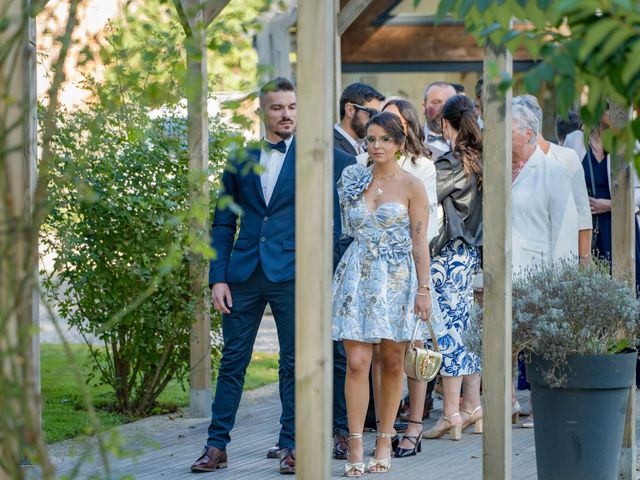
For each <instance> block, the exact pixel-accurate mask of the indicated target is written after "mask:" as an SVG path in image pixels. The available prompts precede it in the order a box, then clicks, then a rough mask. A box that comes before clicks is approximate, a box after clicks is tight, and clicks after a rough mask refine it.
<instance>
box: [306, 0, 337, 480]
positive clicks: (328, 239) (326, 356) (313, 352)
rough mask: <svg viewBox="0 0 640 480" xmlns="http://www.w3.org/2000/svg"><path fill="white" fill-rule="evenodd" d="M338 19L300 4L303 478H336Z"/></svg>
mask: <svg viewBox="0 0 640 480" xmlns="http://www.w3.org/2000/svg"><path fill="white" fill-rule="evenodd" d="M335 20H336V12H335V1H334V0H299V1H298V106H299V109H298V128H297V132H298V133H297V137H298V140H297V152H296V153H297V158H296V447H297V449H298V456H297V464H296V474H297V477H298V478H304V479H305V480H307V479H308V480H315V479H318V480H323V479H325V478H331V465H330V461H329V458H330V452H331V437H332V435H331V410H332V398H333V395H332V390H333V388H332V379H333V376H332V372H333V368H332V367H333V350H332V344H331V273H332V265H333V263H332V252H333V247H332V244H333V241H332V239H333V235H332V217H333V205H332V204H333V148H332V146H333V130H332V129H333V126H332V125H333V115H334V111H335V110H334V98H333V91H334V88H335V87H334V85H335V82H334V78H335V77H334V68H335V63H334V54H335V46H334V41H335V38H336V34H335V32H336V30H335ZM319 39H323V41H319Z"/></svg>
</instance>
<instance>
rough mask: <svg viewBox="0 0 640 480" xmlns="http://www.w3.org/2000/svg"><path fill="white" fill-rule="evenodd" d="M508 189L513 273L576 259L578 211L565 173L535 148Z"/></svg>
mask: <svg viewBox="0 0 640 480" xmlns="http://www.w3.org/2000/svg"><path fill="white" fill-rule="evenodd" d="M511 188H512V210H511V239H512V253H513V257H512V264H513V273H514V274H517V273H519V272H521V271H522V270H523V269H524V268H526V267H528V266H531V265H533V264H535V263H537V262H541V261H545V262H546V261H556V260H559V259H560V258H566V257H572V256H573V257H576V258H577V256H578V211H577V209H576V204H575V201H574V200H573V193H572V189H571V181H570V180H569V175H568V174H567V171H566V169H565V168H564V167H563V166H562V165H560V164H559V163H558V162H557V161H554V160H552V159H550V158H549V157H547V156H546V155H545V154H544V153H543V152H542V150H541V149H540V147H537V146H536V149H535V151H534V152H533V154H532V155H531V157H530V158H529V160H528V161H527V163H526V164H525V166H524V167H523V168H522V170H521V171H520V173H519V174H518V176H517V177H516V179H515V181H514V182H513V185H512V187H511ZM576 261H577V260H576Z"/></svg>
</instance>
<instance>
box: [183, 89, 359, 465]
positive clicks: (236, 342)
mask: <svg viewBox="0 0 640 480" xmlns="http://www.w3.org/2000/svg"><path fill="white" fill-rule="evenodd" d="M260 115H261V118H262V121H263V122H264V126H265V139H264V140H263V142H262V144H261V148H260V149H248V150H247V151H244V152H240V153H241V154H242V155H240V154H238V155H235V156H234V157H233V158H232V159H231V160H230V163H229V166H228V168H227V169H226V170H225V172H224V174H223V176H222V192H221V197H220V198H221V199H222V198H224V197H226V198H227V199H228V200H231V201H232V202H233V204H234V205H235V207H239V209H240V210H241V214H240V215H238V212H239V209H238V208H229V206H228V204H229V202H228V201H225V202H219V203H218V206H217V207H216V211H215V215H214V218H213V228H212V245H213V248H214V249H215V251H216V254H217V256H216V259H215V260H212V261H211V267H210V272H209V283H210V284H211V285H212V301H213V305H214V308H215V309H216V310H218V311H219V312H222V314H223V315H222V334H223V340H224V346H223V349H222V358H221V361H220V368H219V373H218V381H217V386H216V392H215V398H214V400H213V404H212V407H211V424H210V425H209V432H208V439H207V445H206V446H205V449H204V452H203V453H202V455H201V456H200V458H198V460H196V462H195V463H194V464H193V465H192V466H191V470H192V471H193V472H210V471H214V470H216V469H218V468H224V467H226V466H227V454H226V446H227V444H228V443H229V441H230V440H231V438H230V435H229V434H230V431H231V429H232V428H233V425H234V422H235V416H236V412H237V409H238V405H239V403H240V397H241V395H242V388H243V385H244V377H245V373H246V369H247V366H248V365H249V362H250V360H251V354H252V351H253V344H254V341H255V338H256V334H257V332H258V327H259V326H260V321H261V319H262V315H263V313H264V309H265V307H266V305H267V303H269V304H270V306H271V311H272V312H273V316H274V319H275V322H276V327H277V330H278V341H279V345H280V365H279V370H278V378H279V390H280V401H281V403H282V415H281V417H280V424H281V429H280V435H279V438H278V446H279V458H280V465H279V469H280V473H294V472H295V362H294V358H295V188H296V182H295V158H296V154H295V139H294V131H295V126H296V94H295V91H294V87H293V84H292V83H291V82H290V81H288V80H286V79H284V78H276V79H274V80H272V81H270V82H268V83H267V84H265V85H264V86H263V87H262V89H261V90H260ZM353 162H354V159H352V158H351V157H348V156H347V155H342V156H341V160H340V161H339V163H340V165H341V167H342V168H343V167H344V166H345V165H346V164H348V163H353ZM256 165H260V166H261V167H262V168H260V169H259V171H260V173H256V169H255V168H254V167H255V166H256ZM334 198H335V193H334ZM336 203H337V202H336ZM223 205H224V206H223ZM336 208H337V205H336V206H334V214H335V212H336ZM238 218H240V227H239V231H238V232H237V238H236V231H237V230H238V227H237V222H238ZM339 218H340V217H339V216H338V220H337V221H334V229H336V228H337V229H338V230H337V232H336V231H334V247H335V248H334V250H339V249H340V247H339V244H338V242H337V239H338V238H339V236H340V231H339V229H340V220H339ZM234 239H235V241H234Z"/></svg>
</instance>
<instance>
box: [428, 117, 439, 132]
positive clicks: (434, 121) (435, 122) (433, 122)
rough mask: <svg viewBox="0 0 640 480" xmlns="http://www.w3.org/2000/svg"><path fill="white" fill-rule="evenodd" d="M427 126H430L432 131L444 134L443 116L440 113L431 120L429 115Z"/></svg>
mask: <svg viewBox="0 0 640 480" xmlns="http://www.w3.org/2000/svg"><path fill="white" fill-rule="evenodd" d="M427 127H429V130H430V131H431V133H436V134H438V135H442V117H441V116H440V115H438V116H437V117H436V118H434V119H432V120H429V117H427Z"/></svg>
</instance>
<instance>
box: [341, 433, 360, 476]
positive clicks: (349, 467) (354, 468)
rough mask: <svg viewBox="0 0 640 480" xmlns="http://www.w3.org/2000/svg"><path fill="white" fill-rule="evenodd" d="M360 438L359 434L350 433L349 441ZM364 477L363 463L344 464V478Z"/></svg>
mask: <svg viewBox="0 0 640 480" xmlns="http://www.w3.org/2000/svg"><path fill="white" fill-rule="evenodd" d="M356 438H362V434H361V433H350V434H349V440H351V439H356ZM362 475H364V462H353V463H351V462H346V463H345V464H344V476H345V477H349V478H358V477H361V476H362Z"/></svg>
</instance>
